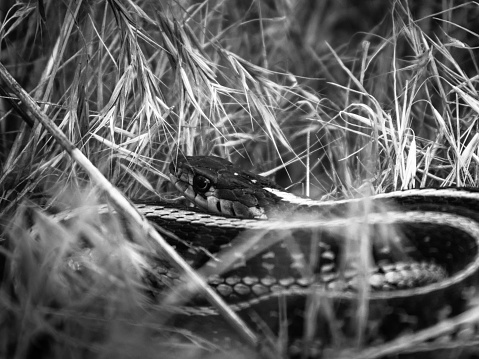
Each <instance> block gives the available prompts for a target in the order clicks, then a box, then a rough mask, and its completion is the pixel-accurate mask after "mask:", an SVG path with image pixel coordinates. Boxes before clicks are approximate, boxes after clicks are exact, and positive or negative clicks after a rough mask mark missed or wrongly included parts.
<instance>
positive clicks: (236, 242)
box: [137, 156, 479, 343]
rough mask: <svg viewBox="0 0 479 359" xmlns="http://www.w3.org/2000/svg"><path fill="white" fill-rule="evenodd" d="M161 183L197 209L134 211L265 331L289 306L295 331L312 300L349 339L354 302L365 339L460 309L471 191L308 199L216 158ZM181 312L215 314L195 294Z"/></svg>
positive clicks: (167, 281)
mask: <svg viewBox="0 0 479 359" xmlns="http://www.w3.org/2000/svg"><path fill="white" fill-rule="evenodd" d="M170 177H171V181H172V182H173V183H174V185H175V187H176V188H177V189H179V190H180V191H181V192H182V193H183V194H184V196H185V197H186V198H187V199H188V200H190V201H191V202H193V203H195V204H196V205H197V207H200V208H201V209H202V211H199V210H194V209H189V208H178V207H174V206H171V205H164V204H161V205H159V204H138V205H137V207H138V210H139V211H140V212H142V213H143V214H144V215H145V216H146V217H147V218H148V219H149V220H151V221H154V222H156V223H158V224H159V225H160V226H162V227H164V228H167V229H168V230H170V231H172V232H174V233H176V234H177V235H178V237H180V238H181V239H182V240H183V241H181V242H177V243H176V245H177V248H178V249H179V250H180V251H181V252H182V254H183V256H184V257H185V258H187V259H188V260H189V261H190V263H192V265H194V266H195V267H197V268H199V271H200V273H202V274H203V275H205V277H207V278H208V280H209V284H210V285H211V286H213V287H214V288H215V289H216V290H217V291H218V293H220V294H221V295H222V296H223V297H224V298H225V299H226V301H227V302H228V303H230V304H231V306H232V308H233V309H234V310H237V311H240V312H244V313H245V317H248V318H250V314H249V313H251V312H252V311H255V312H257V313H259V316H260V317H261V318H262V320H264V321H265V322H266V323H267V324H268V325H269V326H270V327H271V328H274V329H273V330H278V327H279V326H280V324H281V320H280V318H281V314H280V313H281V311H282V310H286V312H287V321H288V323H290V324H291V323H295V322H296V323H297V322H298V321H299V322H300V324H299V329H298V328H296V327H295V328H294V329H291V328H293V327H292V326H290V334H291V332H294V331H298V333H302V327H303V324H304V322H303V319H297V318H298V317H301V318H304V317H305V310H307V308H308V305H307V304H306V302H307V301H308V300H309V301H311V300H312V301H313V302H314V301H316V302H318V301H320V302H321V303H322V305H325V306H326V307H327V308H329V309H330V310H331V311H329V310H324V307H323V309H319V310H316V311H313V312H311V311H309V312H308V313H309V314H308V315H315V316H316V315H317V316H319V317H323V319H324V318H325V317H327V318H331V316H333V317H334V320H335V323H340V324H339V326H340V328H339V329H340V331H342V332H343V333H344V335H346V336H347V335H349V334H350V327H351V326H352V323H353V322H354V321H355V320H356V319H357V317H356V316H355V315H354V314H352V313H353V312H355V311H357V310H358V306H360V305H359V304H358V303H361V301H360V300H359V299H358V298H363V299H364V298H366V299H365V302H366V303H367V308H368V310H367V311H366V312H367V318H368V320H367V323H366V324H364V325H363V326H362V330H363V331H364V333H365V334H364V335H365V341H366V342H370V343H371V342H377V341H384V340H387V339H390V338H393V337H395V336H397V335H398V334H400V333H403V332H410V331H415V330H418V329H421V328H425V327H427V326H429V325H431V324H434V323H437V322H438V321H440V320H441V319H443V318H445V317H448V316H453V315H455V314H457V313H459V312H460V311H463V310H464V309H465V308H466V305H467V302H468V299H469V297H470V294H471V291H473V290H475V289H474V288H475V284H476V280H477V273H478V267H479V259H478V258H479V253H478V243H479V222H478V220H479V215H478V214H479V192H477V191H476V190H474V189H466V188H462V189H451V188H450V189H421V190H407V191H402V192H394V193H387V194H381V195H376V196H372V197H370V198H369V199H350V200H341V201H326V202H317V201H312V200H309V199H304V198H299V197H295V196H293V195H291V194H288V193H286V192H284V191H282V190H281V189H280V188H278V187H277V186H275V185H273V184H272V183H271V182H269V181H268V180H266V179H264V178H262V177H260V176H257V175H254V174H252V173H250V172H245V171H240V170H238V169H236V168H234V166H233V165H232V164H231V163H230V162H228V161H225V160H223V159H219V158H217V157H199V156H198V157H186V158H182V159H178V160H177V161H175V162H174V163H172V164H171V166H170ZM205 211H207V212H210V213H213V214H207V213H205ZM266 218H267V219H268V220H264V219H266ZM392 228H394V229H393V230H391V229H392ZM347 248H349V251H348V250H347ZM360 252H362V253H361V255H360V254H359V253H360ZM212 253H219V255H218V256H214V255H212ZM225 253H226V254H225ZM344 258H346V259H344ZM358 258H363V264H361V262H359V259H358ZM364 258H369V260H368V261H366V262H364ZM356 263H360V264H356ZM157 275H158V277H159V278H160V279H161V281H162V283H161V284H160V286H161V285H164V286H167V285H171V283H174V281H175V280H176V279H177V278H178V275H177V274H172V272H170V271H169V270H167V269H164V268H163V267H162V269H159V272H158V273H157ZM363 303H364V301H363ZM189 305H191V306H192V307H194V308H195V309H196V314H200V315H214V314H216V313H215V310H214V309H213V308H211V307H208V306H207V305H206V304H205V303H204V302H202V300H201V298H195V299H192V300H191V302H190V304H189ZM298 313H299V314H298ZM311 313H313V314H311ZM328 313H329V314H328ZM331 313H332V314H331ZM323 322H325V323H326V324H321V325H320V326H321V328H320V329H321V330H320V332H321V333H322V336H323V337H324V339H323V340H324V342H325V343H327V342H330V341H334V338H333V337H334V335H332V334H331V333H332V332H333V331H334V330H333V329H334V328H331V321H329V322H328V321H327V320H326V321H323ZM291 325H294V324H291ZM336 329H338V328H336Z"/></svg>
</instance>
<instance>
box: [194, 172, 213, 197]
mask: <svg viewBox="0 0 479 359" xmlns="http://www.w3.org/2000/svg"><path fill="white" fill-rule="evenodd" d="M210 187H211V181H210V180H209V179H208V178H206V177H205V176H201V175H195V177H194V178H193V188H194V189H195V190H196V191H198V192H201V193H205V192H206V191H208V190H209V189H210Z"/></svg>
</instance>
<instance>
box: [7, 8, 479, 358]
mask: <svg viewBox="0 0 479 359" xmlns="http://www.w3.org/2000/svg"><path fill="white" fill-rule="evenodd" d="M410 3H412V4H409V5H408V2H407V1H394V2H385V1H380V0H378V1H369V2H364V4H362V5H361V6H360V5H357V4H356V2H355V1H347V0H342V1H304V2H298V4H297V5H296V2H294V1H282V0H270V1H259V0H251V1H240V0H226V1H208V0H205V1H180V0H177V1H174V0H171V1H163V2H160V1H152V0H108V1H86V0H63V1H58V0H38V1H36V2H27V1H24V2H13V1H2V5H0V6H1V7H2V8H1V9H0V21H1V22H0V63H1V64H3V66H5V67H6V68H7V70H8V71H9V73H10V74H11V75H12V76H13V77H14V78H15V79H16V80H17V81H18V82H19V83H20V84H21V86H22V87H23V88H25V89H26V90H27V91H28V92H29V93H30V94H31V96H32V97H33V98H34V99H35V100H36V101H37V103H38V104H39V105H40V106H41V109H42V111H43V112H44V113H45V114H46V115H47V116H48V117H49V118H50V119H51V120H52V121H54V123H55V124H56V125H57V126H58V127H59V128H60V129H61V130H62V131H63V132H64V133H65V134H66V135H67V137H68V139H69V140H70V141H71V143H73V144H74V145H75V146H76V147H77V148H78V149H80V150H81V151H82V152H83V154H84V155H85V156H86V157H87V158H88V159H89V160H90V161H91V163H93V165H94V166H96V167H97V168H98V169H100V171H101V172H102V173H103V174H104V175H105V176H106V177H107V178H108V179H109V180H110V181H111V183H112V184H113V185H115V186H117V187H118V188H120V189H121V191H122V192H123V193H124V194H125V195H126V196H127V197H128V198H136V199H156V200H158V198H159V197H160V198H163V199H165V198H166V199H167V198H170V197H168V193H169V192H170V191H172V188H171V187H170V185H169V184H168V182H167V176H166V174H167V166H168V164H169V162H170V161H171V159H172V158H174V157H175V156H176V154H177V153H178V152H181V153H185V154H215V155H219V156H221V157H224V158H227V159H230V160H232V161H233V162H236V163H238V164H239V165H241V166H243V167H245V168H254V169H255V170H256V171H257V172H262V171H263V172H265V173H267V174H270V175H274V177H275V179H276V180H277V182H279V183H280V184H282V185H284V186H288V187H290V189H291V190H292V191H295V192H296V193H306V194H308V195H311V196H312V197H316V198H320V197H323V198H328V197H331V198H337V197H339V196H354V195H355V194H356V193H357V191H358V190H361V191H362V190H364V188H367V190H368V191H369V192H370V193H380V192H384V191H392V190H399V189H404V188H411V187H424V186H468V185H475V184H476V183H477V181H478V166H477V163H478V161H479V157H478V155H479V152H478V145H479V134H477V127H478V125H477V118H478V116H479V96H478V94H477V87H476V86H477V83H478V73H479V65H478V63H477V56H476V55H477V49H478V46H479V34H478V33H476V30H477V28H478V25H479V4H477V3H475V2H467V3H464V2H459V1H457V2H454V1H442V2H441V1H433V0H430V1H424V2H413V1H411V2H410ZM0 106H1V107H0V218H1V219H2V220H1V221H0V225H1V226H2V227H1V232H2V233H3V235H2V242H3V244H4V245H3V246H2V247H1V248H0V249H1V252H2V254H3V255H2V263H1V264H2V266H3V268H2V271H1V272H0V273H1V274H2V277H3V279H2V283H1V285H0V338H2V339H1V342H0V356H1V357H9V358H27V357H32V358H33V357H38V355H39V352H38V350H40V349H41V348H48V351H47V352H46V353H44V355H45V357H58V358H63V357H72V358H77V357H78V358H80V357H85V358H86V357H88V358H91V357H99V358H101V357H113V356H114V357H144V358H147V357H157V356H158V353H164V357H166V356H168V355H171V356H177V355H178V353H181V355H182V356H183V357H184V356H187V355H191V356H195V355H197V350H199V349H200V348H210V345H212V344H209V343H204V342H202V341H201V340H200V339H198V338H196V337H195V336H194V334H191V333H189V332H188V333H186V332H181V331H180V330H179V329H178V330H175V329H174V328H168V327H164V326H163V323H164V320H163V317H164V315H165V314H164V313H163V312H164V310H163V309H162V308H158V306H155V305H151V304H147V303H146V302H145V300H146V299H145V298H144V296H143V294H142V293H143V292H142V291H141V287H142V285H143V284H142V281H141V279H140V278H138V275H137V273H138V271H136V270H135V269H136V268H138V267H139V266H141V265H142V264H144V256H145V253H147V252H148V250H150V249H151V248H150V244H148V242H147V241H146V240H144V239H142V238H141V235H140V231H139V230H138V231H136V230H135V229H132V230H131V232H130V233H128V234H129V235H130V236H131V235H133V237H138V238H135V241H133V242H131V241H127V240H126V239H125V237H126V235H125V233H124V230H123V229H122V226H121V225H119V224H118V223H117V222H116V219H115V218H114V217H111V218H109V220H108V221H107V223H106V224H105V223H104V224H102V225H100V224H99V223H98V218H97V217H98V216H96V215H95V212H94V211H88V210H83V211H80V212H81V213H82V215H81V216H78V217H77V218H76V219H75V220H73V221H72V222H71V223H70V224H69V225H65V224H61V223H58V221H56V220H55V219H52V218H51V217H50V216H47V215H46V214H45V213H44V212H45V210H48V211H49V212H52V211H58V210H63V209H65V208H77V207H80V206H85V205H94V204H96V203H98V202H104V201H105V198H104V196H102V195H101V193H100V191H98V190H97V189H92V183H91V182H90V180H89V176H88V174H87V173H86V172H85V171H84V170H83V169H82V168H81V167H80V166H79V165H78V164H77V163H75V162H74V161H72V160H71V158H70V157H69V155H68V153H67V152H66V151H65V150H64V149H63V148H62V147H61V146H59V144H58V143H57V142H56V141H55V140H53V138H52V137H51V135H50V134H49V133H48V132H47V131H45V130H44V128H43V127H42V126H39V125H38V122H34V121H33V120H32V116H31V113H30V112H29V111H28V110H26V109H25V108H24V106H22V104H21V103H18V101H16V100H15V98H13V97H12V91H11V89H10V88H9V86H8V85H7V84H5V83H2V84H1V88H0ZM40 208H42V209H41V210H40ZM14 213H16V214H15V215H14ZM28 228H30V229H28ZM132 233H133V234H132ZM7 235H8V236H9V238H14V239H15V240H14V241H9V242H8V243H7V241H6V237H7ZM85 236H87V237H88V238H91V239H90V241H91V242H92V243H93V246H94V247H95V248H98V251H97V252H96V253H95V258H93V259H92V258H91V255H90V254H88V253H85V252H84V250H83V249H82V245H81V243H82V240H83V238H84V237H85ZM71 253H77V255H78V256H81V257H82V258H83V257H87V258H88V259H86V260H84V263H87V264H86V265H88V266H89V270H90V273H93V274H92V275H91V276H89V277H88V278H85V277H84V276H76V275H74V274H72V271H71V269H70V268H69V267H68V265H66V264H65V262H66V260H65V257H67V256H70V255H71ZM152 313H153V314H152ZM172 331H176V333H177V334H178V333H180V336H183V337H184V338H187V339H188V340H187V341H186V343H185V341H179V342H177V341H178V340H177V339H171V338H170V337H168V335H166V334H168V333H169V332H172ZM165 333H166V334H165ZM152 338H153V340H152ZM175 340H176V341H175ZM172 348H173V349H172Z"/></svg>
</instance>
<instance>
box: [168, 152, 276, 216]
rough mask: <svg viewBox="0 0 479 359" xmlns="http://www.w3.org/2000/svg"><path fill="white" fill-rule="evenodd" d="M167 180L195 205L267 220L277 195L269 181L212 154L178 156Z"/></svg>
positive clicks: (217, 212) (273, 185) (218, 212)
mask: <svg viewBox="0 0 479 359" xmlns="http://www.w3.org/2000/svg"><path fill="white" fill-rule="evenodd" d="M169 169H170V180H171V182H172V183H173V184H174V185H175V187H176V188H177V189H178V190H179V191H180V192H181V193H183V195H184V196H185V197H186V198H187V199H188V200H189V201H190V202H192V203H194V204H195V205H196V206H197V207H199V208H201V209H204V210H206V211H209V212H212V213H216V214H221V215H225V216H232V217H239V218H257V219H266V218H267V212H268V211H269V210H271V209H272V208H273V207H274V206H275V205H276V204H277V203H278V202H279V201H280V198H279V197H278V196H276V195H275V194H273V193H271V192H269V191H268V189H270V188H274V189H278V188H279V187H278V186H277V185H275V184H274V183H273V182H271V181H270V180H268V179H266V178H264V177H262V176H259V175H256V174H254V173H251V172H248V171H242V170H240V169H238V168H236V167H235V166H234V165H233V164H232V163H231V162H229V161H227V160H225V159H222V158H220V157H215V156H188V157H179V158H178V159H177V160H176V161H173V162H171V164H170V167H169Z"/></svg>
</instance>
